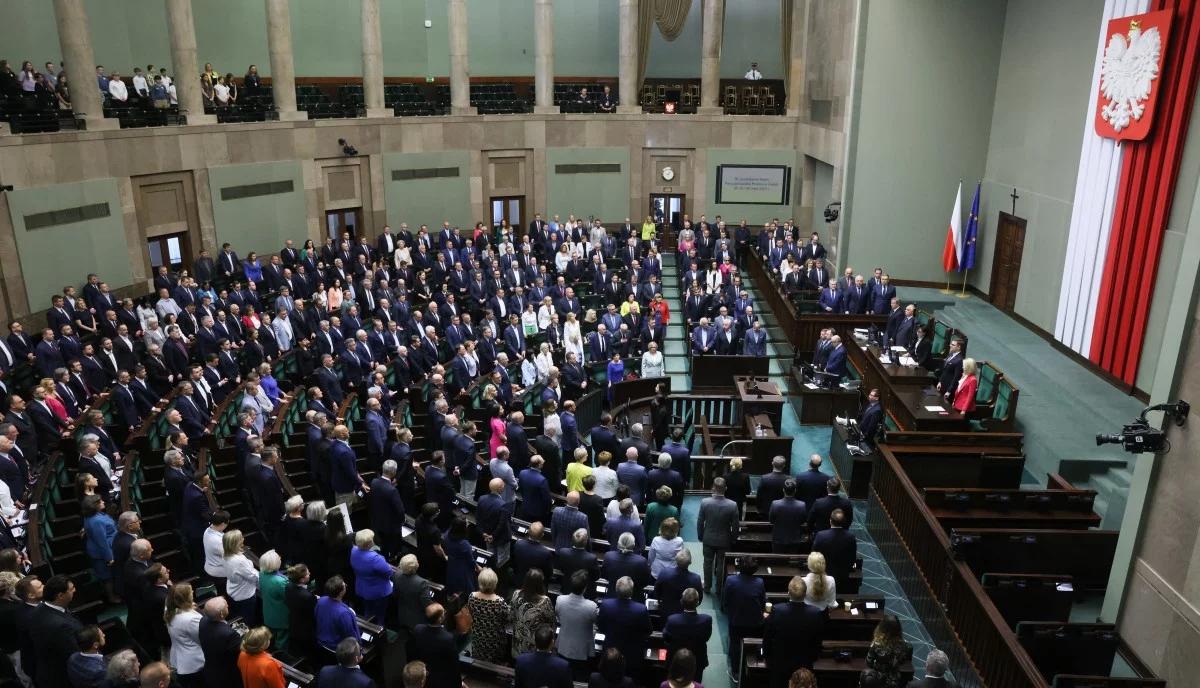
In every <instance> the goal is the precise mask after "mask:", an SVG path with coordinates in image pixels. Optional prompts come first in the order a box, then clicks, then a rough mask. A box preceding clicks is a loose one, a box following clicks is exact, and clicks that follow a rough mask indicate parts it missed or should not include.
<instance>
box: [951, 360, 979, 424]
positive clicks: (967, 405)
mask: <svg viewBox="0 0 1200 688" xmlns="http://www.w3.org/2000/svg"><path fill="white" fill-rule="evenodd" d="M977 370H978V367H977V366H976V365H975V359H973V358H967V359H963V374H962V377H961V378H959V379H958V387H957V388H955V391H954V408H956V409H958V410H959V411H960V412H962V413H970V412H971V411H974V410H975V392H977V391H978V390H979V376H978V375H977V374H976V371H977Z"/></svg>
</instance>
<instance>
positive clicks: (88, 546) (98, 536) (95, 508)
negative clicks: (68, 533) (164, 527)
mask: <svg viewBox="0 0 1200 688" xmlns="http://www.w3.org/2000/svg"><path fill="white" fill-rule="evenodd" d="M80 514H81V515H82V516H83V536H84V545H83V547H84V551H85V552H87V555H88V558H89V559H91V560H92V575H93V576H95V578H96V580H98V581H100V582H101V583H103V584H104V592H105V595H106V596H107V597H108V600H109V602H112V601H113V600H115V599H116V596H115V595H114V594H113V570H112V565H113V550H112V543H113V538H115V537H116V536H117V524H116V523H114V522H113V520H112V517H111V516H109V515H108V514H107V513H105V511H104V500H103V499H102V498H101V497H100V495H88V496H87V497H85V498H84V500H83V504H82V506H81V507H80Z"/></svg>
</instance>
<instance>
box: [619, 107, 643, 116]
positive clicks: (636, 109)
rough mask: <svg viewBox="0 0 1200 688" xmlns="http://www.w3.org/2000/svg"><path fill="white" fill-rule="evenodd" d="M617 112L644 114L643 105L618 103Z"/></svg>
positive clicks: (622, 113) (620, 113) (621, 113)
mask: <svg viewBox="0 0 1200 688" xmlns="http://www.w3.org/2000/svg"><path fill="white" fill-rule="evenodd" d="M617 114H618V115H640V114H642V106H641V105H618V106H617Z"/></svg>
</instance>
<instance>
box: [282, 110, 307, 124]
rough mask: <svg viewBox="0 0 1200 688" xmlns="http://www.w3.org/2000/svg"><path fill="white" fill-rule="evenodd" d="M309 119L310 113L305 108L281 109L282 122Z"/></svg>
mask: <svg viewBox="0 0 1200 688" xmlns="http://www.w3.org/2000/svg"><path fill="white" fill-rule="evenodd" d="M307 119H308V113H307V112H305V111H304V110H280V111H279V121H280V122H304V121H306V120H307Z"/></svg>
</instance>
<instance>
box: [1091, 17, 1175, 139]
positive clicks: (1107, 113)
mask: <svg viewBox="0 0 1200 688" xmlns="http://www.w3.org/2000/svg"><path fill="white" fill-rule="evenodd" d="M1161 53H1162V36H1161V35H1160V34H1159V32H1158V28H1157V27H1151V28H1150V30H1148V31H1146V32H1144V33H1143V32H1142V29H1141V27H1140V26H1139V25H1138V22H1136V21H1135V22H1130V24H1129V38H1128V40H1127V39H1126V38H1125V36H1123V35H1121V34H1119V33H1116V34H1113V37H1112V39H1111V40H1109V42H1108V47H1107V48H1105V49H1104V60H1103V62H1102V63H1101V65H1100V92H1101V94H1102V95H1103V96H1104V98H1106V99H1107V100H1108V103H1107V104H1105V105H1104V106H1103V107H1102V108H1100V116H1101V117H1103V118H1104V121H1106V122H1108V123H1109V124H1110V125H1112V128H1113V131H1121V130H1122V129H1124V128H1125V127H1128V126H1129V125H1130V123H1131V122H1133V121H1135V120H1140V119H1141V118H1142V114H1143V113H1144V112H1145V111H1146V106H1145V105H1143V104H1142V101H1144V100H1146V98H1149V97H1150V87H1151V82H1153V81H1154V80H1155V79H1156V78H1158V59H1159V56H1160V55H1161Z"/></svg>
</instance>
